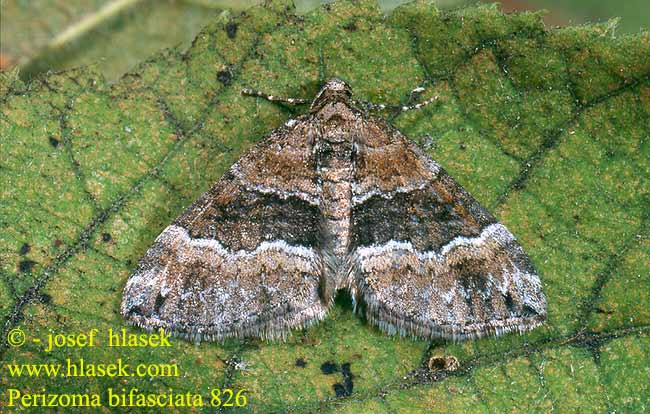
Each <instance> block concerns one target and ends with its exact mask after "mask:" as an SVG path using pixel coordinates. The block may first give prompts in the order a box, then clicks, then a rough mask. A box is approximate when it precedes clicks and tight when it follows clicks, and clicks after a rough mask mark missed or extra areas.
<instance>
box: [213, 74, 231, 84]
mask: <svg viewBox="0 0 650 414" xmlns="http://www.w3.org/2000/svg"><path fill="white" fill-rule="evenodd" d="M217 80H218V81H219V82H221V83H223V84H224V85H228V84H229V83H230V81H231V80H232V75H231V74H230V72H228V71H227V70H222V71H219V72H218V73H217Z"/></svg>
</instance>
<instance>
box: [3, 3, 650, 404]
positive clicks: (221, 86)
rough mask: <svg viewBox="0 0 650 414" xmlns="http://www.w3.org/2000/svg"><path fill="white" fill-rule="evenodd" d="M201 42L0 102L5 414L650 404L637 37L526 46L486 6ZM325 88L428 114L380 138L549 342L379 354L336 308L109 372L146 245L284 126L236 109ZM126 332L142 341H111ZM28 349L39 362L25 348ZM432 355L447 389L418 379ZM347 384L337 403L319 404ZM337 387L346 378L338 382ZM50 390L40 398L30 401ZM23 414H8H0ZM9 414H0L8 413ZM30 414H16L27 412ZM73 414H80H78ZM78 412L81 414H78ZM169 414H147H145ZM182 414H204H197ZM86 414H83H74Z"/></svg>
mask: <svg viewBox="0 0 650 414" xmlns="http://www.w3.org/2000/svg"><path fill="white" fill-rule="evenodd" d="M234 22H235V23H236V24H237V27H238V29H237V32H236V36H235V37H234V38H231V37H229V36H228V35H227V33H226V29H225V24H226V22H225V21H223V20H216V21H215V22H214V23H212V24H211V25H209V26H208V27H206V28H205V29H204V30H203V31H202V32H201V33H200V34H199V35H198V37H197V38H196V40H195V41H194V43H193V45H192V46H191V48H190V49H189V50H187V52H184V53H181V52H179V51H177V50H168V51H165V52H162V53H161V54H159V55H157V56H156V57H154V58H152V59H150V60H149V61H147V62H145V63H142V64H141V65H140V66H139V67H138V68H137V69H136V70H135V71H133V72H132V73H131V74H129V75H127V76H125V77H123V78H122V79H121V80H120V81H119V82H117V83H116V84H113V85H110V86H109V85H107V84H106V83H105V81H104V80H103V79H102V77H101V76H100V75H98V74H96V73H93V72H92V71H91V70H89V69H78V70H73V71H68V72H63V73H59V74H51V75H48V76H46V77H44V78H41V79H38V80H35V81H33V82H31V83H29V84H23V83H21V82H20V81H19V80H18V78H17V74H16V73H8V74H2V78H1V80H0V102H1V111H0V125H1V126H0V128H1V129H0V131H1V138H0V142H1V145H2V148H1V150H2V160H1V163H0V175H1V176H2V178H1V179H2V189H1V191H2V203H1V206H0V222H1V223H2V237H1V238H0V318H2V320H3V325H2V326H3V328H2V337H3V338H5V337H7V335H8V334H9V333H10V332H11V331H12V330H15V329H21V330H23V331H24V332H25V334H26V339H27V340H26V343H25V344H24V345H22V346H20V347H12V346H10V345H9V344H8V343H7V342H5V341H4V339H3V342H2V345H1V347H0V357H1V359H2V361H3V365H2V367H1V369H2V377H1V378H2V379H1V382H0V401H1V402H0V407H9V396H10V393H11V392H12V391H11V389H15V390H20V391H21V392H23V393H34V392H46V393H58V394H70V393H77V394H78V393H80V392H84V393H98V394H99V395H100V396H101V398H102V402H103V403H104V407H103V408H101V409H97V412H133V410H134V409H133V408H131V409H128V408H124V407H122V408H115V407H109V406H108V400H107V399H108V392H109V391H108V389H109V388H112V389H113V391H114V392H121V390H122V389H125V390H126V392H127V393H128V391H129V390H130V389H131V388H137V389H138V390H139V392H141V393H159V392H162V393H166V392H169V390H170V389H172V390H173V391H174V392H176V393H185V392H191V393H198V394H201V395H202V396H203V398H204V402H205V403H206V404H207V403H209V401H210V390H211V389H213V388H224V387H226V388H232V389H234V390H235V391H237V390H240V389H246V390H247V392H246V395H247V400H248V402H247V406H246V407H245V408H243V409H234V408H233V409H229V408H223V409H222V410H221V411H222V412H250V413H269V412H292V413H293V412H296V413H309V412H313V413H334V412H336V413H348V412H350V413H353V412H354V413H359V412H363V413H396V412H399V413H409V412H412V413H421V412H456V411H462V412H524V411H529V412H552V411H553V412H603V411H608V412H614V411H616V412H643V410H644V409H646V408H647V407H648V405H649V404H650V387H649V386H648V382H647V380H646V379H647V377H648V374H650V358H649V355H650V336H649V335H648V334H649V333H650V313H649V312H648V309H649V308H650V299H648V298H650V237H649V229H650V225H649V216H650V208H649V207H648V206H649V205H650V194H649V189H650V122H649V121H648V120H649V119H650V60H648V59H647V56H650V35H649V34H648V33H647V32H645V33H641V34H638V35H633V36H623V37H614V36H613V35H612V33H611V31H610V29H608V28H609V27H610V26H608V25H603V26H582V27H577V28H566V29H556V30H552V31H548V30H546V29H545V28H544V26H543V24H542V22H541V20H540V16H539V15H538V14H519V15H503V14H501V13H500V12H498V11H497V9H495V8H494V7H492V6H480V7H475V8H468V9H463V10H459V11H455V12H445V13H443V12H440V11H438V10H437V9H436V8H435V7H434V6H432V5H430V4H429V3H427V2H416V3H412V4H409V5H406V6H403V7H400V8H398V9H396V10H395V12H394V13H393V14H392V15H391V16H390V17H389V18H385V17H384V16H383V15H382V13H381V12H380V10H379V8H378V6H377V4H376V3H374V2H370V1H356V2H338V3H333V4H331V5H327V6H325V7H323V8H321V9H319V10H316V11H314V12H312V13H309V14H307V15H305V16H304V17H297V16H296V15H295V14H294V11H293V8H292V5H291V3H287V2H278V1H275V2H269V3H267V4H266V5H265V6H260V7H257V8H254V9H252V10H250V11H249V12H247V13H246V14H244V15H242V16H240V17H238V18H236V19H235V20H234ZM335 75H336V76H340V77H343V78H345V79H347V80H348V81H349V82H350V83H351V85H352V86H353V87H354V89H355V92H356V94H357V97H358V98H359V99H363V100H372V101H374V102H385V103H391V104H396V103H406V102H407V101H408V99H409V92H410V91H411V90H412V89H413V88H414V87H415V86H418V85H421V84H424V85H426V86H427V90H426V91H425V92H424V93H423V96H422V99H426V98H428V97H431V96H434V95H438V96H439V99H438V100H437V102H436V103H435V104H433V105H429V106H427V107H425V108H424V109H422V110H420V111H411V112H407V113H403V114H400V115H398V116H394V117H393V118H391V119H392V122H393V123H394V124H395V125H397V127H398V128H400V129H401V130H402V131H403V132H405V133H406V134H407V135H409V136H410V137H412V138H413V139H414V140H416V141H417V142H419V143H420V144H421V145H422V146H423V147H425V148H426V150H427V151H428V152H429V153H430V154H431V155H432V156H433V157H434V158H435V159H436V160H437V161H438V162H439V163H440V164H441V165H443V166H444V167H445V168H446V169H447V170H448V171H449V172H450V174H451V175H452V176H453V177H455V178H456V179H457V180H458V181H459V182H460V183H461V184H462V185H463V186H464V187H465V188H466V189H467V190H468V191H470V192H471V193H472V194H474V195H475V197H476V198H477V199H478V200H479V201H480V202H481V203H482V204H483V205H485V206H486V207H488V208H489V209H490V210H491V211H493V212H494V213H495V215H496V216H497V217H498V218H499V219H500V220H501V221H502V222H503V223H505V224H506V226H508V228H509V229H510V230H511V231H512V232H513V233H514V234H515V235H516V236H517V238H518V239H519V240H520V242H521V244H522V245H523V247H524V249H525V250H526V251H527V252H528V253H529V255H530V256H531V258H532V260H533V262H534V263H535V265H536V267H537V269H538V270H539V273H540V274H541V277H542V281H543V284H544V290H545V292H546V294H547V297H548V303H549V320H548V323H547V324H546V325H545V326H544V327H542V328H539V329H537V330H535V331H533V332H530V333H527V334H525V335H516V334H512V335H506V336H504V337H499V338H486V339H481V340H477V341H469V342H462V343H453V342H446V341H433V342H432V343H429V342H426V341H416V340H412V339H407V338H394V337H389V336H387V335H384V334H382V333H381V332H379V331H378V330H377V329H375V328H373V327H371V326H369V325H368V324H366V323H365V322H364V321H362V320H361V319H360V318H358V317H357V316H355V315H354V314H353V313H352V310H351V309H350V307H349V306H347V305H348V304H347V303H346V301H345V300H341V301H339V302H340V303H337V305H336V306H334V308H333V309H332V312H331V314H330V315H329V317H328V318H327V319H326V320H325V321H324V322H322V323H320V324H318V325H316V326H314V327H312V328H310V329H306V330H304V331H298V332H295V333H294V334H293V336H291V337H290V338H289V340H288V341H287V342H286V343H266V342H263V341H257V340H246V341H237V340H229V341H226V342H225V343H223V344H219V343H203V344H201V345H199V346H197V345H195V344H192V343H188V342H185V341H182V340H177V339H173V340H172V346H171V347H169V348H151V347H139V348H114V347H113V348H111V347H108V346H107V345H108V343H107V332H108V329H110V328H112V329H116V330H119V329H121V328H122V327H124V322H123V320H122V319H121V317H120V316H119V304H120V300H121V291H122V288H123V287H124V284H125V282H126V279H127V278H128V276H129V274H130V272H131V271H132V270H133V268H134V266H135V264H136V263H137V260H138V259H139V258H140V257H141V256H142V254H143V253H144V252H145V250H146V249H147V247H148V246H149V245H150V244H151V243H152V241H153V239H154V238H155V237H156V235H157V234H158V233H159V232H160V231H161V230H162V229H163V228H164V227H165V226H166V225H167V224H168V223H169V222H171V220H173V218H174V217H176V216H177V215H178V214H179V213H180V212H181V211H182V210H183V208H184V206H187V205H188V204H189V203H191V202H192V200H194V199H195V198H196V197H198V196H199V195H200V194H201V193H202V192H203V191H205V190H206V189H207V188H209V186H210V185H211V183H212V182H214V181H215V180H216V179H218V178H219V177H220V176H221V175H222V174H223V173H224V172H225V171H226V169H227V168H228V167H229V166H230V165H232V163H233V162H235V161H236V160H237V158H238V157H239V156H241V155H242V153H243V152H244V151H246V150H247V149H248V148H250V146H251V145H253V144H254V143H255V142H257V141H258V140H260V139H262V137H263V136H264V135H265V134H266V133H268V132H269V131H271V130H272V129H274V128H276V127H278V126H280V125H281V124H282V123H283V122H285V121H286V120H287V119H288V118H290V117H292V116H295V114H297V113H299V112H301V111H302V109H289V108H286V107H282V106H279V105H273V104H269V103H267V102H264V101H260V100H257V99H253V98H249V97H242V96H241V95H240V90H241V88H242V87H255V88H259V89H263V90H266V91H270V92H273V93H274V94H277V95H289V96H300V97H313V96H314V94H315V92H316V91H317V88H318V85H319V82H320V81H321V80H322V79H323V78H325V77H328V76H335ZM91 329H98V330H99V331H98V332H99V333H98V334H97V335H98V339H97V343H96V346H94V347H83V348H79V347H68V348H65V347H63V348H57V349H54V350H52V351H51V352H46V351H45V350H44V346H45V345H46V344H47V339H48V334H56V333H64V334H73V333H83V332H88V331H89V330H91ZM127 330H128V332H131V333H141V331H140V330H138V329H136V328H132V327H127ZM34 339H40V340H41V342H40V343H37V342H34ZM438 353H442V354H444V355H448V356H453V357H455V358H456V359H457V360H458V361H459V364H460V365H459V368H458V369H455V370H444V369H433V370H431V369H430V368H429V364H428V361H429V358H430V357H431V356H433V355H437V354H438ZM67 358H72V359H78V358H84V360H85V362H86V363H112V362H116V361H117V360H118V359H120V358H121V359H122V360H123V361H124V362H125V363H128V364H130V365H131V366H135V365H137V364H140V363H142V364H150V363H164V364H178V368H179V371H180V372H179V376H178V377H153V378H151V377H149V376H145V377H128V378H110V377H57V378H48V377H47V376H45V375H43V374H41V376H39V377H37V378H36V377H32V378H30V377H28V376H20V377H18V376H16V375H13V376H12V375H10V373H9V371H8V367H9V364H23V363H63V364H65V363H66V359H67ZM328 362H329V363H333V364H338V365H340V364H347V363H349V364H350V365H349V366H350V372H351V377H350V379H351V380H352V384H353V389H352V394H351V395H350V396H339V397H337V396H336V395H335V392H334V389H333V385H334V384H336V383H339V384H343V383H344V381H345V379H344V378H343V374H342V373H341V372H333V373H331V374H326V373H324V371H323V370H322V369H321V367H322V364H324V363H328ZM339 371H340V370H339ZM43 390H45V391H43ZM8 409H10V411H17V410H18V408H17V407H15V406H14V407H10V408H8ZM2 410H3V412H4V408H3V409H2ZM43 410H44V409H43V408H42V407H34V406H32V407H28V408H26V409H25V410H24V411H22V412H42V411H43ZM53 410H54V409H53ZM80 410H84V409H83V408H80ZM87 410H88V409H87ZM161 410H162V411H165V410H170V412H171V411H172V410H173V409H171V408H156V407H149V408H142V409H140V410H139V412H160V411H161ZM177 410H179V412H203V413H212V412H215V411H216V409H215V408H212V407H208V406H206V407H203V408H195V409H193V410H190V409H183V410H181V409H177ZM82 412H83V411H82Z"/></svg>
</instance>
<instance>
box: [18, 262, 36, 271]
mask: <svg viewBox="0 0 650 414" xmlns="http://www.w3.org/2000/svg"><path fill="white" fill-rule="evenodd" d="M35 264H36V262H35V261H33V260H21V261H20V263H18V269H20V271H21V272H23V273H29V272H31V271H32V268H33V267H34V265H35Z"/></svg>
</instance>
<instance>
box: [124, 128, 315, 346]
mask: <svg viewBox="0 0 650 414" xmlns="http://www.w3.org/2000/svg"><path fill="white" fill-rule="evenodd" d="M291 122H292V123H293V128H291V129H290V131H289V128H280V129H278V130H276V131H274V132H273V133H272V134H271V135H270V136H269V137H267V138H266V139H265V140H264V141H262V142H261V143H260V144H259V145H257V146H256V147H255V148H254V149H253V150H251V151H249V152H248V153H247V155H244V156H243V157H242V158H241V159H240V160H239V161H238V162H237V163H236V164H235V165H233V166H232V167H231V169H230V170H229V171H228V172H227V173H226V174H225V175H224V176H223V177H222V178H221V179H220V180H219V181H218V182H217V183H216V184H215V185H214V186H213V187H212V188H210V190H208V191H207V192H206V193H204V194H203V195H202V196H201V197H200V198H199V199H198V200H197V201H196V202H195V203H194V204H192V205H191V206H190V207H189V208H187V209H186V210H185V212H184V213H183V214H182V215H181V216H180V217H178V218H177V219H176V221H175V222H174V223H173V224H171V225H170V226H169V227H167V228H166V229H165V230H164V231H163V232H162V234H160V236H158V238H157V239H156V240H155V242H154V243H153V245H152V246H151V248H150V249H149V250H148V251H147V252H146V254H145V255H144V257H143V258H142V260H141V261H140V263H139V265H138V267H137V269H136V270H135V272H134V273H133V275H132V276H131V278H130V279H129V280H128V282H127V284H126V287H125V289H124V295H123V301H122V308H121V311H122V314H123V315H124V317H125V318H126V319H127V320H128V321H130V322H132V323H134V324H137V325H139V326H141V327H143V328H145V329H156V328H158V327H162V328H165V329H166V330H167V331H169V332H172V333H174V334H177V335H180V336H184V337H187V338H189V339H194V340H221V339H223V338H225V337H232V336H234V337H242V336H259V337H263V338H277V337H283V336H284V335H285V334H286V333H287V332H288V330H289V329H290V328H295V327H302V326H306V325H309V324H310V323H312V322H314V321H317V320H319V319H322V318H323V317H324V315H325V306H324V305H323V303H322V301H321V299H320V298H319V294H318V291H319V282H320V276H321V258H320V253H319V234H318V232H317V231H316V229H318V228H319V223H320V215H319V202H320V185H319V182H318V179H317V176H316V166H315V159H314V155H313V154H312V150H311V148H310V146H309V143H308V139H306V138H305V134H307V133H308V132H309V130H308V128H309V124H308V122H304V118H303V119H298V120H293V121H291Z"/></svg>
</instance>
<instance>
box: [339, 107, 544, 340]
mask: <svg viewBox="0 0 650 414" xmlns="http://www.w3.org/2000/svg"><path fill="white" fill-rule="evenodd" d="M354 162H355V168H354V175H355V177H354V184H353V187H352V207H351V229H350V233H351V236H350V237H351V240H350V255H351V262H352V269H351V273H350V278H349V281H348V283H349V285H350V288H351V290H352V291H353V292H355V295H357V296H358V297H359V299H361V300H362V302H363V303H365V305H366V315H367V319H368V320H369V321H370V322H372V323H374V324H376V325H378V326H379V327H380V328H381V329H382V330H384V331H387V332H389V333H401V334H407V335H413V336H418V337H436V336H439V337H446V338H454V339H463V338H473V337H479V336H482V335H485V334H489V333H496V334H500V333H504V332H509V331H513V330H515V331H520V332H521V331H525V330H529V329H532V328H534V327H536V326H538V325H539V324H541V323H542V322H543V320H544V319H545V315H546V300H545V298H544V295H543V293H542V290H541V283H540V280H539V278H538V276H537V275H536V273H535V271H534V269H533V267H532V265H531V262H530V260H529V259H528V257H527V256H526V255H525V253H524V252H523V250H522V248H521V247H520V246H519V244H518V243H517V241H516V240H515V238H514V236H513V235H512V234H511V233H510V232H509V231H508V230H507V229H506V228H505V227H504V226H503V225H502V224H500V223H499V222H497V220H496V219H495V218H494V217H493V216H492V215H491V214H490V213H489V212H488V211H487V210H485V209H484V208H483V207H481V206H480V205H479V204H478V203H477V202H476V201H475V200H474V199H473V198H472V196H471V195H469V193H467V192H466V191H465V190H464V189H463V188H462V187H461V186H460V185H458V184H457V183H456V182H455V181H454V180H453V179H452V178H451V177H450V176H449V175H448V174H447V173H446V172H445V171H443V170H442V169H441V168H440V167H439V166H438V165H437V164H436V163H435V162H434V161H433V160H432V159H430V158H429V157H428V156H426V155H425V154H424V153H422V152H421V151H420V150H419V148H417V147H416V146H415V144H413V143H412V142H410V141H409V140H408V139H407V138H406V137H404V136H403V135H402V134H401V133H399V131H397V130H395V129H393V128H391V127H390V126H388V125H386V124H385V123H384V122H382V121H381V120H369V121H368V123H367V126H366V130H365V131H364V133H363V136H362V137H361V139H360V143H359V148H358V151H357V154H356V156H355V160H354Z"/></svg>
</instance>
